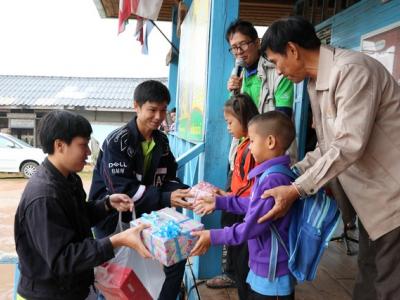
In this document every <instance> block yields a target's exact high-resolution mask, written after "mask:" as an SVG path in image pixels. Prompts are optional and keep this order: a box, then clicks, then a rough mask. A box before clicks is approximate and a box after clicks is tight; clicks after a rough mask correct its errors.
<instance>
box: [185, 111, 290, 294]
mask: <svg viewBox="0 0 400 300" xmlns="http://www.w3.org/2000/svg"><path fill="white" fill-rule="evenodd" d="M294 137H295V129H294V125H293V123H292V121H291V120H290V119H289V118H288V117H287V116H285V115H284V114H283V113H281V112H278V111H271V112H267V113H265V114H262V115H258V116H256V117H254V118H253V119H252V120H251V121H250V123H249V138H250V147H249V148H250V151H251V153H252V155H253V157H254V159H255V161H256V163H258V165H257V166H256V167H255V168H254V169H252V170H251V171H250V173H249V176H248V177H249V179H255V182H254V185H253V187H252V192H251V196H250V197H237V196H216V197H208V198H205V199H201V200H198V201H197V202H196V203H195V211H196V212H197V213H203V214H204V213H210V212H212V211H214V210H215V209H219V210H226V211H229V212H232V213H236V214H243V213H245V214H246V215H245V218H244V220H243V222H241V223H236V224H234V225H233V226H231V227H225V228H223V229H212V230H205V231H200V232H193V233H192V234H193V235H194V236H198V237H199V240H198V242H197V244H196V245H195V247H194V249H193V250H192V253H191V255H201V254H204V253H205V252H206V251H207V250H208V248H209V247H210V245H221V244H225V245H238V244H241V243H243V242H245V241H248V247H249V266H250V271H249V273H248V276H247V283H249V285H250V287H251V290H252V291H251V296H250V297H249V299H253V300H258V299H284V300H286V299H294V280H293V278H292V276H291V275H290V272H289V269H288V256H287V254H286V251H285V250H284V248H283V247H282V245H281V244H280V243H277V244H271V230H270V225H271V223H273V224H274V225H275V227H276V228H277V230H278V232H279V234H280V236H281V237H282V238H283V242H284V243H285V244H287V243H288V241H287V235H288V229H289V221H290V212H289V213H288V214H286V215H285V216H284V217H282V218H280V219H277V220H275V221H267V222H265V223H262V224H258V223H257V220H258V219H259V218H260V217H261V216H263V215H264V214H265V213H267V212H268V211H269V210H270V209H271V208H272V206H273V205H274V202H275V201H274V199H273V198H272V197H270V198H267V199H261V195H262V193H263V191H264V190H268V189H270V188H273V187H275V186H280V185H290V184H291V179H290V178H289V177H287V176H286V175H284V174H281V173H272V174H269V175H268V176H262V175H263V173H264V172H266V171H267V170H268V169H269V168H271V167H272V166H274V165H283V166H285V167H289V164H290V158H289V156H288V155H285V152H286V150H287V149H288V147H289V146H290V144H291V143H292V141H293V139H294ZM275 247H277V255H276V262H275V263H274V262H272V261H270V257H271V253H272V252H273V250H272V248H275Z"/></svg>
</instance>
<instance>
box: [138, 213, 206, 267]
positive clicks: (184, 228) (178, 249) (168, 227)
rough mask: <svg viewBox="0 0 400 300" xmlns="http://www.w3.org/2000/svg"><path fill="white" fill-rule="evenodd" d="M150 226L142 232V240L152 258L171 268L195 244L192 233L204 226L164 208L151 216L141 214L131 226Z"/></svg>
mask: <svg viewBox="0 0 400 300" xmlns="http://www.w3.org/2000/svg"><path fill="white" fill-rule="evenodd" d="M141 223H145V224H151V227H149V228H146V229H144V230H143V232H142V240H143V243H144V244H145V245H146V247H147V248H148V249H149V250H150V252H151V253H152V254H153V256H154V257H155V258H156V259H157V260H158V261H160V262H161V263H162V264H163V265H165V266H171V265H173V264H176V263H177V262H179V261H181V260H183V259H185V258H187V257H188V256H189V254H190V251H192V249H193V247H194V245H195V244H196V241H197V237H194V236H192V235H191V234H190V232H192V231H198V230H202V229H203V228H204V225H203V224H201V223H200V222H197V221H195V220H193V219H190V218H188V217H186V216H184V215H183V214H181V213H179V212H177V211H176V210H174V209H172V208H169V207H166V208H163V209H161V210H159V211H156V212H154V211H153V212H151V214H143V215H142V217H141V218H139V219H136V220H133V221H132V222H131V226H136V225H138V224H141Z"/></svg>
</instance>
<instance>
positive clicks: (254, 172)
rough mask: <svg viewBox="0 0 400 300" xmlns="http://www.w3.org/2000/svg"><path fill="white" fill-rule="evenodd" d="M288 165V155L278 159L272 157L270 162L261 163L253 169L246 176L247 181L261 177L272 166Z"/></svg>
mask: <svg viewBox="0 0 400 300" xmlns="http://www.w3.org/2000/svg"><path fill="white" fill-rule="evenodd" d="M289 164H290V157H289V155H281V156H278V157H274V158H272V159H270V160H266V161H264V162H263V163H261V164H259V165H258V166H256V167H254V168H253V169H252V170H251V171H250V172H249V175H248V179H249V180H250V179H253V178H254V177H256V176H259V175H261V174H262V173H264V172H265V171H266V170H267V169H269V168H271V167H272V166H274V165H287V166H289Z"/></svg>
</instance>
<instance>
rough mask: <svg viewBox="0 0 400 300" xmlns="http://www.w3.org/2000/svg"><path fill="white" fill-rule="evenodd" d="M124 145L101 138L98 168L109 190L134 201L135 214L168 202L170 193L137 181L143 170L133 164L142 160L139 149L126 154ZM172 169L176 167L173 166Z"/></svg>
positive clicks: (160, 206) (126, 149)
mask: <svg viewBox="0 0 400 300" xmlns="http://www.w3.org/2000/svg"><path fill="white" fill-rule="evenodd" d="M127 151H128V148H127V147H125V146H124V145H123V143H121V141H120V140H111V141H109V142H107V141H105V143H104V145H103V155H102V158H101V159H102V161H101V164H100V167H101V169H100V170H98V172H99V173H100V174H101V177H102V178H103V181H104V184H105V185H106V187H107V190H108V192H109V194H113V193H125V194H127V195H128V196H130V197H132V199H133V200H134V202H135V210H136V213H137V214H138V215H140V214H142V213H143V212H151V211H153V210H158V209H160V208H162V207H165V206H169V205H170V193H169V192H167V193H163V192H162V191H161V189H160V188H158V187H155V186H154V185H144V184H142V183H141V178H142V176H143V174H138V173H136V172H135V170H137V169H138V166H137V164H140V163H143V162H142V161H139V160H143V156H142V155H141V153H138V151H137V152H136V153H131V155H130V156H129V155H128V152H127ZM175 170H176V169H175Z"/></svg>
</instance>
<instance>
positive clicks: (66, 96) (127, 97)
mask: <svg viewBox="0 0 400 300" xmlns="http://www.w3.org/2000/svg"><path fill="white" fill-rule="evenodd" d="M148 79H150V78H97V77H96V78H89V77H55V76H51V77H48V76H19V75H0V108H2V107H3V108H5V107H7V108H10V107H11V108H19V107H24V108H56V107H57V108H60V107H62V108H64V107H82V108H85V109H87V110H128V109H129V110H130V109H132V107H133V91H134V90H135V88H136V86H137V85H138V84H139V83H141V82H143V81H145V80H148ZM151 79H154V80H159V81H161V82H162V83H164V84H165V85H166V84H167V78H151Z"/></svg>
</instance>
